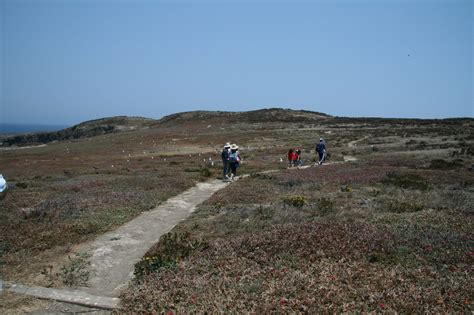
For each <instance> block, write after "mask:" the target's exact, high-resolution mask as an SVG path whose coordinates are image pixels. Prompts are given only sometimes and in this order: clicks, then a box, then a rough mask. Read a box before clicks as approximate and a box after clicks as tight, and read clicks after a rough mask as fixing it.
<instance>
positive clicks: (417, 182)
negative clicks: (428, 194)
mask: <svg viewBox="0 0 474 315" xmlns="http://www.w3.org/2000/svg"><path fill="white" fill-rule="evenodd" d="M382 183H384V184H386V185H392V186H397V187H400V188H404V189H418V190H427V189H428V188H429V185H428V182H427V181H426V180H425V179H424V178H423V177H421V176H420V175H418V174H403V173H397V172H388V173H387V175H386V176H385V178H384V179H382Z"/></svg>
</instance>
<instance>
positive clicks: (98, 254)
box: [0, 180, 229, 309]
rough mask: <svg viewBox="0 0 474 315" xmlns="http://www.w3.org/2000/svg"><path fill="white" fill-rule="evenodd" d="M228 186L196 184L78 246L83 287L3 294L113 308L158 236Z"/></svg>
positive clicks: (19, 288) (17, 288) (15, 288)
mask: <svg viewBox="0 0 474 315" xmlns="http://www.w3.org/2000/svg"><path fill="white" fill-rule="evenodd" d="M228 184H229V182H223V181H221V180H211V181H208V182H205V183H198V184H197V185H196V186H194V187H192V188H190V189H188V190H187V191H185V192H183V193H181V194H179V195H177V196H175V197H173V198H170V199H168V200H167V201H166V202H165V203H163V204H161V205H159V206H158V207H156V208H155V209H153V210H150V211H146V212H143V213H142V214H140V215H139V216H138V217H136V218H135V219H133V220H131V221H129V222H127V223H125V224H124V225H122V226H120V227H118V228H117V229H116V230H114V231H111V232H108V233H106V234H104V235H101V236H99V237H97V238H96V239H95V240H93V241H92V242H90V243H85V244H83V245H80V246H79V248H78V250H76V251H77V252H81V253H87V254H89V255H91V256H90V258H89V260H90V263H91V264H90V272H91V274H90V279H89V283H88V286H87V287H83V288H79V289H78V290H67V289H51V288H42V287H28V286H24V285H21V284H8V285H6V286H5V291H9V292H13V293H20V294H26V295H31V296H35V297H38V298H42V299H51V300H56V301H62V302H67V303H73V304H79V305H84V306H89V307H94V308H102V309H115V308H117V307H118V305H119V302H120V300H119V299H118V298H117V296H118V295H119V294H120V290H121V289H123V288H124V287H126V286H127V284H128V282H129V281H130V280H131V279H132V277H133V271H134V265H135V264H136V263H137V262H138V261H139V260H140V259H141V258H142V257H143V255H144V254H145V253H146V252H147V251H148V250H149V249H150V248H151V247H152V246H153V245H154V244H155V243H157V242H158V240H159V239H160V237H161V236H162V235H164V234H166V233H168V232H169V231H170V230H171V229H172V228H173V227H174V226H175V225H177V224H178V223H179V222H180V221H182V220H184V219H185V218H187V217H188V216H189V215H190V214H191V213H192V212H193V211H194V210H195V209H196V206H197V205H199V204H200V203H202V202H204V201H205V200H207V199H208V198H209V197H211V196H212V194H214V193H215V192H216V191H218V190H220V189H222V188H224V187H225V186H227V185H228ZM0 293H1V292H0Z"/></svg>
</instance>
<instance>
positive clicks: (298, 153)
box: [295, 149, 303, 167]
mask: <svg viewBox="0 0 474 315" xmlns="http://www.w3.org/2000/svg"><path fill="white" fill-rule="evenodd" d="M295 154H296V160H295V165H296V166H297V167H299V166H301V165H303V160H302V159H301V149H296V150H295Z"/></svg>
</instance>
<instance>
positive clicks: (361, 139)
mask: <svg viewBox="0 0 474 315" xmlns="http://www.w3.org/2000/svg"><path fill="white" fill-rule="evenodd" d="M366 139H369V136H365V137H363V138H360V139H356V140H352V141H351V142H349V143H348V144H347V146H348V147H349V148H354V147H356V146H357V143H359V142H362V141H364V140H366Z"/></svg>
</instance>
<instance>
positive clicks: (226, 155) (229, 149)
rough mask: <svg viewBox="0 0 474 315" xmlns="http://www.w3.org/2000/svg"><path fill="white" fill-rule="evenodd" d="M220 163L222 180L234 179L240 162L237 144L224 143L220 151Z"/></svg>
mask: <svg viewBox="0 0 474 315" xmlns="http://www.w3.org/2000/svg"><path fill="white" fill-rule="evenodd" d="M221 158H222V163H223V165H224V170H223V177H224V180H234V179H235V177H236V176H237V169H238V168H239V167H240V165H241V164H242V158H241V157H240V152H239V146H238V145H236V144H235V143H234V144H230V143H226V144H225V145H224V149H223V150H222V153H221Z"/></svg>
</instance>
